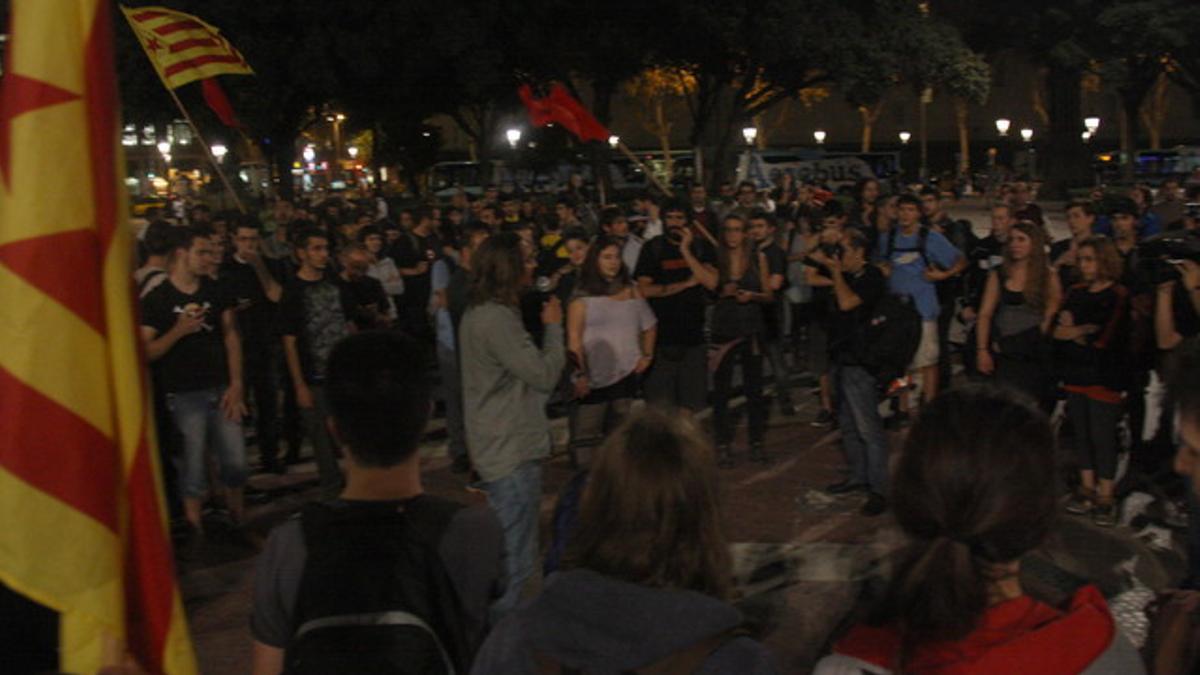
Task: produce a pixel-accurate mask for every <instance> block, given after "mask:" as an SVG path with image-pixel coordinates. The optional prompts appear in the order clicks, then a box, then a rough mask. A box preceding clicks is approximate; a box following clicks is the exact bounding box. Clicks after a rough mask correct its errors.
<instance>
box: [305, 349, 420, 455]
mask: <svg viewBox="0 0 1200 675" xmlns="http://www.w3.org/2000/svg"><path fill="white" fill-rule="evenodd" d="M429 365H430V364H429V359H428V357H427V356H426V350H425V348H424V346H422V345H421V344H420V343H419V342H417V340H415V339H413V338H411V337H409V336H407V335H405V334H403V333H399V332H395V331H367V332H365V333H358V334H356V335H351V336H350V337H347V338H345V339H344V340H342V341H340V342H338V343H337V344H336V345H334V347H333V351H332V352H330V354H329V363H328V368H327V371H326V372H327V377H326V380H325V391H326V392H327V395H328V397H329V409H330V412H331V413H332V416H333V421H334V423H335V424H336V425H337V432H338V436H340V437H341V440H342V441H343V442H345V444H346V445H348V446H349V448H350V454H351V455H352V456H353V458H354V461H355V462H357V463H358V464H360V465H362V466H366V467H377V468H384V467H389V466H395V465H396V464H400V463H401V462H403V461H405V460H407V459H408V458H410V457H412V456H413V454H414V453H415V452H416V451H417V447H418V446H419V445H420V442H421V434H422V433H423V432H424V431H425V423H426V422H427V421H428V418H429V408H430V405H429V404H430V396H431V393H432V390H433V385H432V381H431V378H430V368H429Z"/></svg>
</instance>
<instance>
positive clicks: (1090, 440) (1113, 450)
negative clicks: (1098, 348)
mask: <svg viewBox="0 0 1200 675" xmlns="http://www.w3.org/2000/svg"><path fill="white" fill-rule="evenodd" d="M1067 416H1068V417H1070V419H1071V428H1072V429H1073V430H1074V432H1075V452H1076V454H1077V455H1078V456H1079V467H1080V468H1081V469H1083V470H1084V471H1095V472H1096V477H1097V478H1101V479H1103V480H1112V479H1113V478H1114V477H1116V475H1117V422H1119V421H1120V419H1121V405H1120V404H1119V403H1105V402H1104V401H1097V400H1095V399H1092V398H1088V397H1087V396H1084V395H1083V394H1077V393H1075V392H1070V393H1068V394H1067Z"/></svg>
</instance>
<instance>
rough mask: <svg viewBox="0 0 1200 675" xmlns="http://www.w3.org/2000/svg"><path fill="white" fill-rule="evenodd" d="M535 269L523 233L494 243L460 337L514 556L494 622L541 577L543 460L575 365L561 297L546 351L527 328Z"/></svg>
mask: <svg viewBox="0 0 1200 675" xmlns="http://www.w3.org/2000/svg"><path fill="white" fill-rule="evenodd" d="M534 264H535V261H534V252H533V250H532V248H531V247H530V246H529V244H528V242H525V241H524V240H522V239H521V237H520V236H518V235H517V234H515V233H512V232H502V233H500V234H497V235H495V236H492V237H489V238H488V239H486V240H485V241H484V242H483V244H481V245H480V246H479V250H478V251H476V252H475V255H474V257H473V259H472V260H471V299H470V305H469V306H468V308H467V311H466V312H465V313H464V314H463V318H462V323H461V324H460V327H459V333H458V339H459V350H460V351H459V354H460V366H461V369H462V370H461V372H462V384H463V410H464V413H465V414H464V420H465V422H466V430H467V449H468V451H469V453H470V457H471V466H473V467H474V468H475V470H476V471H477V472H478V473H479V478H480V484H479V485H480V488H481V489H482V490H483V492H485V493H486V494H487V499H488V504H489V505H490V506H491V507H492V510H493V511H494V512H495V513H496V517H497V518H498V519H499V520H500V524H501V525H502V526H503V527H504V545H505V549H506V550H507V557H506V558H505V568H506V569H505V572H506V573H507V575H508V580H509V581H508V588H507V590H506V591H505V593H504V596H503V597H502V598H500V599H499V600H497V601H496V603H495V604H494V605H493V607H492V613H493V615H494V618H499V616H502V615H503V614H504V613H505V612H507V611H509V610H511V609H512V608H514V607H516V604H517V600H518V598H519V597H520V595H521V592H522V588H523V586H524V584H525V582H526V581H527V580H528V579H529V578H530V577H531V576H533V573H534V569H535V564H536V557H537V551H538V544H537V541H538V514H539V513H540V509H539V504H540V500H541V494H542V465H541V460H542V458H544V457H545V456H546V455H548V454H550V446H551V444H550V423H549V421H548V420H547V419H546V412H545V405H546V399H547V398H548V397H549V395H550V392H551V391H553V390H554V387H555V386H556V385H557V384H558V381H559V379H560V377H561V375H562V370H563V366H564V365H565V364H566V357H565V356H564V353H563V327H562V323H563V320H562V305H561V304H560V303H559V301H558V298H555V297H551V298H550V299H549V300H547V301H546V302H545V303H544V304H543V306H542V312H541V317H540V318H541V323H542V325H543V328H544V330H545V334H544V340H543V346H542V347H541V348H540V349H539V348H538V347H537V346H535V345H534V342H533V339H532V338H531V337H530V335H529V334H528V332H527V331H526V330H525V326H524V324H523V323H522V321H521V311H520V302H521V293H522V291H523V290H524V289H526V288H528V287H529V285H530V284H532V283H533V267H534Z"/></svg>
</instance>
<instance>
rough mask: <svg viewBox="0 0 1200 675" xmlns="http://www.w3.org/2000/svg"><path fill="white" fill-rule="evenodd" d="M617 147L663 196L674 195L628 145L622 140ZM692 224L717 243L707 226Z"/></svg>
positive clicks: (693, 222) (698, 223)
mask: <svg viewBox="0 0 1200 675" xmlns="http://www.w3.org/2000/svg"><path fill="white" fill-rule="evenodd" d="M617 149H618V150H620V151H621V153H622V154H624V155H625V156H626V157H628V158H629V159H630V160H631V161H632V162H633V163H634V164H635V165H636V166H637V167H638V168H639V169H641V170H642V173H644V174H646V178H648V179H650V183H651V184H652V185H654V187H656V188H658V190H659V192H662V193H663V196H665V197H674V196H675V195H674V193H672V192H671V190H670V189H668V188H667V186H665V185H663V183H662V181H660V180H659V179H658V176H655V175H654V172H653V171H651V170H650V167H648V166H646V164H645V163H644V162H642V160H640V159H638V158H637V155H635V154H633V151H632V150H630V149H629V148H628V146H626V145H625V142H624V141H619V142H618V143H617ZM692 226H693V227H695V228H696V229H698V230H700V234H702V235H703V236H704V238H705V239H707V240H709V241H710V242H712V244H713V245H714V246H717V245H718V244H717V238H716V237H714V236H713V235H712V232H709V231H708V228H706V227H704V225H702V224H700V221H698V220H692Z"/></svg>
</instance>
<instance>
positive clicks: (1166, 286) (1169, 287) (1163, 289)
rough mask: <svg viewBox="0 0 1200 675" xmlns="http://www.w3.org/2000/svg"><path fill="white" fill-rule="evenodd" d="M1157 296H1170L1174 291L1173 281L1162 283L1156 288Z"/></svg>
mask: <svg viewBox="0 0 1200 675" xmlns="http://www.w3.org/2000/svg"><path fill="white" fill-rule="evenodd" d="M1157 289H1158V294H1159V295H1171V293H1173V292H1174V291H1175V281H1174V280H1171V281H1164V282H1162V283H1161V284H1159V285H1158V286H1157Z"/></svg>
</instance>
